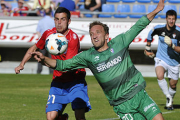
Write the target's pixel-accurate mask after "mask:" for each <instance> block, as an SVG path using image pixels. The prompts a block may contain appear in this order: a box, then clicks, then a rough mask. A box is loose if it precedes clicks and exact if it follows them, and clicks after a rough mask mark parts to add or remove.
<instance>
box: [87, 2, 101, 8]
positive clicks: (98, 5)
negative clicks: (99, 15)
mask: <svg viewBox="0 0 180 120" xmlns="http://www.w3.org/2000/svg"><path fill="white" fill-rule="evenodd" d="M99 7H101V0H96V5H95V6H93V7H91V8H89V9H90V11H94V10H96V9H98V8H99Z"/></svg>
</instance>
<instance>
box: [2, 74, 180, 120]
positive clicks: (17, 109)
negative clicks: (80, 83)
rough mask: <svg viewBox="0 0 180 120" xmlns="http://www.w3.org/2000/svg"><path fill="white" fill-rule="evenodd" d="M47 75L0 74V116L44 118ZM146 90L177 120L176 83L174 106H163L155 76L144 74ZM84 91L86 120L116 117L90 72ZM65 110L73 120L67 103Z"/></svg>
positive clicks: (179, 110)
mask: <svg viewBox="0 0 180 120" xmlns="http://www.w3.org/2000/svg"><path fill="white" fill-rule="evenodd" d="M51 78H52V76H51V75H34V74H33V75H31V74H28V75H25V74H19V75H15V74H0V120H45V119H46V114H45V105H46V102H47V97H48V92H49V88H50V83H51ZM145 80H146V81H147V87H146V91H147V93H148V94H149V95H150V96H151V97H152V98H153V99H154V101H155V102H156V103H157V104H158V106H159V108H160V109H161V111H162V113H163V116H164V118H165V120H180V115H179V114H180V101H179V100H180V90H179V89H178V88H180V85H179V84H178V86H177V93H176V96H175V99H174V105H175V110H173V111H171V112H170V113H168V112H169V111H167V110H165V109H164V106H165V102H166V99H165V96H164V94H163V93H162V91H161V90H160V88H159V86H158V84H157V80H156V78H145ZM86 81H87V83H88V94H89V98H90V103H91V106H92V110H91V111H90V112H88V113H86V118H87V120H100V119H102V120H103V119H107V118H118V117H117V116H116V114H115V113H114V111H113V108H112V106H110V105H109V103H108V101H107V99H106V97H105V95H104V93H103V91H102V89H101V88H100V86H99V84H98V83H97V81H96V80H95V78H94V77H93V76H87V77H86ZM65 112H66V113H68V114H69V116H70V118H69V119H70V120H75V117H74V112H73V111H72V109H71V105H70V104H68V106H67V108H66V109H65Z"/></svg>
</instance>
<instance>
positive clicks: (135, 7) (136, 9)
mask: <svg viewBox="0 0 180 120" xmlns="http://www.w3.org/2000/svg"><path fill="white" fill-rule="evenodd" d="M131 13H138V14H131V15H129V17H130V18H140V17H142V16H143V14H139V13H144V14H146V6H145V5H140V4H135V5H133V8H132V12H131Z"/></svg>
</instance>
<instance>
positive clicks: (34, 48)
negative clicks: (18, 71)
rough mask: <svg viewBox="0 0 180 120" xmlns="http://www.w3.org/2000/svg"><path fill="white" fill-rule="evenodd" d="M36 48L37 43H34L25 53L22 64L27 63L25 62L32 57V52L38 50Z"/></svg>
mask: <svg viewBox="0 0 180 120" xmlns="http://www.w3.org/2000/svg"><path fill="white" fill-rule="evenodd" d="M36 49H37V47H36V45H33V46H32V47H30V48H29V49H28V50H27V52H26V54H25V55H24V58H23V60H22V61H21V63H20V65H21V66H24V65H25V63H26V62H27V61H28V60H29V59H30V58H31V57H32V55H31V54H30V53H31V52H34V51H36Z"/></svg>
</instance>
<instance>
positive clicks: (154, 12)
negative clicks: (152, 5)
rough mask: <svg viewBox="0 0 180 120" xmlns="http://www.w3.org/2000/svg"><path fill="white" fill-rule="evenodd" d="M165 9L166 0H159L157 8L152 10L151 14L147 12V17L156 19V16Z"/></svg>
mask: <svg viewBox="0 0 180 120" xmlns="http://www.w3.org/2000/svg"><path fill="white" fill-rule="evenodd" d="M163 9H164V0H159V3H158V5H157V7H156V9H155V10H154V11H152V12H150V13H149V14H147V18H148V19H149V20H150V21H152V20H153V19H154V17H155V16H156V15H157V14H158V13H159V12H160V11H161V10H163Z"/></svg>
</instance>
